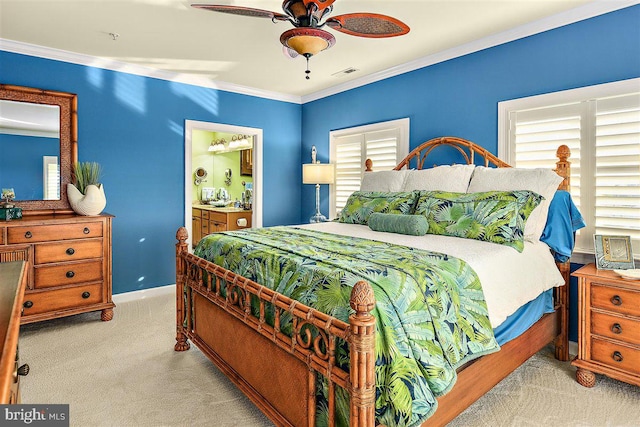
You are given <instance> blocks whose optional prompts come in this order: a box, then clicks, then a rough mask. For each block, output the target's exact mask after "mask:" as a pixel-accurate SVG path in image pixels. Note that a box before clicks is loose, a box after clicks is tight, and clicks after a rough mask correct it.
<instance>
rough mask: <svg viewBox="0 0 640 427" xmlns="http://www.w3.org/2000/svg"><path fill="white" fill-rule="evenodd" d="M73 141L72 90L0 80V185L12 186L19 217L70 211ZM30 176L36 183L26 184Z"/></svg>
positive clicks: (75, 152) (74, 107)
mask: <svg viewBox="0 0 640 427" xmlns="http://www.w3.org/2000/svg"><path fill="white" fill-rule="evenodd" d="M56 135H57V137H56ZM77 144H78V128H77V96H76V95H75V94H72V93H67V92H57V91H50V90H42V89H36V88H30V87H24V86H13V85H5V84H0V151H1V152H2V153H3V156H2V157H3V158H4V160H3V162H5V163H3V164H2V167H1V168H0V169H1V170H2V172H1V173H0V187H12V188H16V199H15V200H14V203H15V205H16V206H18V207H20V208H22V209H23V211H24V212H23V214H24V215H28V214H30V213H31V214H35V213H71V212H73V211H72V210H71V207H70V205H69V201H68V199H67V184H68V183H70V182H71V179H72V168H73V164H74V163H75V162H76V161H77V159H78V145H77ZM7 153H8V154H7ZM56 169H57V170H58V173H56ZM47 171H48V172H47ZM34 176H35V177H36V178H37V179H36V180H35V181H37V182H38V184H33V185H32V186H28V185H26V183H27V182H29V181H33V177H34ZM47 177H48V178H47ZM21 188H22V190H19V189H21Z"/></svg>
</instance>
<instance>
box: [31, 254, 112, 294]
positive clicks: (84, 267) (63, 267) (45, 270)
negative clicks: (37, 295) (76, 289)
mask: <svg viewBox="0 0 640 427" xmlns="http://www.w3.org/2000/svg"><path fill="white" fill-rule="evenodd" d="M34 271H35V274H34V287H35V288H36V289H42V288H50V287H55V286H63V285H73V284H75V283H83V282H96V281H102V260H95V261H87V262H73V263H65V264H59V265H51V266H36V267H35V268H34Z"/></svg>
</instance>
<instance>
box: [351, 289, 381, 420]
mask: <svg viewBox="0 0 640 427" xmlns="http://www.w3.org/2000/svg"><path fill="white" fill-rule="evenodd" d="M375 303H376V299H375V296H374V295H373V289H372V288H371V285H369V283H367V282H365V281H362V280H361V281H359V282H358V283H356V284H355V286H354V287H353V290H352V291H351V298H350V299H349V304H350V305H351V308H353V309H354V310H355V311H356V312H355V313H354V314H352V315H351V316H349V325H350V326H351V335H350V339H349V348H350V360H351V368H350V370H351V372H350V382H351V390H350V394H351V411H350V412H351V413H350V419H349V425H350V426H351V427H365V426H366V427H373V426H375V402H376V378H375V364H376V355H375V344H376V342H375V333H376V320H375V318H374V317H373V316H372V315H371V313H370V312H371V310H373V307H374V306H375Z"/></svg>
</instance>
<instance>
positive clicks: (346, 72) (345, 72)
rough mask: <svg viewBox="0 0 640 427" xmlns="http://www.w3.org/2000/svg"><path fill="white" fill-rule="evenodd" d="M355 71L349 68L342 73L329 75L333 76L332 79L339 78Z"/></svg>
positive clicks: (355, 69)
mask: <svg viewBox="0 0 640 427" xmlns="http://www.w3.org/2000/svg"><path fill="white" fill-rule="evenodd" d="M356 71H358V69H357V68H353V67H349V68H345V69H344V70H342V71H338V72H337V73H333V74H331V75H332V76H334V77H340V76H344V75H347V74H351V73H355V72H356Z"/></svg>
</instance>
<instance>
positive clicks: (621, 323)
mask: <svg viewBox="0 0 640 427" xmlns="http://www.w3.org/2000/svg"><path fill="white" fill-rule="evenodd" d="M591 333H592V334H595V335H600V336H603V337H609V338H613V339H616V340H619V341H624V342H626V343H630V344H638V345H640V321H638V320H633V319H625V318H622V317H618V316H611V315H608V314H604V313H599V312H596V311H592V312H591Z"/></svg>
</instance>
